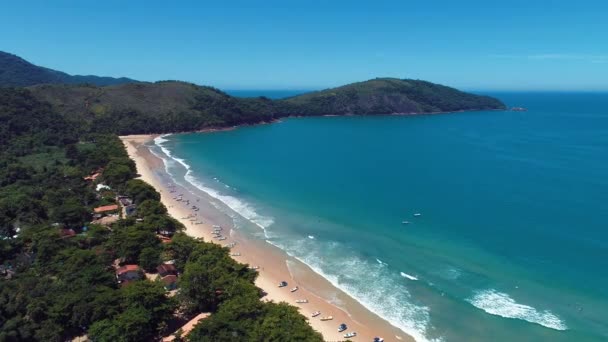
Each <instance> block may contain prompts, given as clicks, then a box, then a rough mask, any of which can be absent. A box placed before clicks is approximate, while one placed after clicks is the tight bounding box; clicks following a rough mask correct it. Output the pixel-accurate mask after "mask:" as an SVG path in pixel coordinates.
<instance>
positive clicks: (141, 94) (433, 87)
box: [30, 79, 504, 134]
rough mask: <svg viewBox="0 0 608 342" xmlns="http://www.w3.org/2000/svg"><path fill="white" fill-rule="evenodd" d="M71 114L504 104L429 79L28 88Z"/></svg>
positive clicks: (158, 124) (165, 128)
mask: <svg viewBox="0 0 608 342" xmlns="http://www.w3.org/2000/svg"><path fill="white" fill-rule="evenodd" d="M30 89H31V91H32V93H33V94H34V96H36V97H37V98H38V99H40V100H41V101H45V102H49V103H51V104H52V105H53V107H54V108H56V109H57V110H58V111H60V112H62V113H64V114H65V116H66V119H67V120H69V121H77V122H79V123H80V125H81V126H82V127H86V129H88V130H91V131H96V132H105V133H118V134H132V133H166V132H181V131H193V130H200V129H205V128H221V127H229V126H234V125H239V124H254V123H261V122H270V121H273V120H276V119H279V118H282V117H285V116H291V115H304V116H313V115H325V114H339V115H346V114H395V113H400V114H403V113H408V114H420V113H435V112H449V111H460V110H491V109H502V108H504V105H503V104H502V103H501V102H500V101H498V100H496V99H493V98H490V97H486V96H479V95H473V94H469V93H464V92H461V91H458V90H456V89H453V88H449V87H445V86H441V85H437V84H433V83H430V82H425V81H416V80H399V79H375V80H370V81H366V82H360V83H354V84H350V85H347V86H343V87H339V88H335V89H329V90H324V91H320V92H313V93H309V94H304V95H300V96H295V97H292V98H288V99H283V100H270V99H267V98H264V97H258V98H236V97H232V96H230V95H228V94H225V93H223V92H222V91H220V90H217V89H215V88H211V87H201V86H196V85H193V84H189V83H184V82H176V81H165V82H157V83H145V84H125V85H119V86H111V87H94V86H70V85H41V86H35V87H31V88H30Z"/></svg>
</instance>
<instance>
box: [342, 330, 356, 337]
mask: <svg viewBox="0 0 608 342" xmlns="http://www.w3.org/2000/svg"><path fill="white" fill-rule="evenodd" d="M355 336H357V333H356V332H354V331H353V332H349V333H348V334H344V338H351V337H355Z"/></svg>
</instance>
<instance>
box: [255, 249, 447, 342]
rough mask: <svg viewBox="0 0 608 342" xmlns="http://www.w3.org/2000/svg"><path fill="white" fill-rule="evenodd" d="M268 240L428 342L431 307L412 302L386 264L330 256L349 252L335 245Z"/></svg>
mask: <svg viewBox="0 0 608 342" xmlns="http://www.w3.org/2000/svg"><path fill="white" fill-rule="evenodd" d="M267 241H268V242H269V243H270V244H272V245H274V246H276V247H278V248H281V249H283V250H284V251H285V252H287V254H289V255H291V256H292V257H294V258H296V259H298V260H299V261H301V262H303V263H304V264H306V265H308V266H309V267H310V268H311V269H312V270H313V271H315V272H316V273H318V274H319V275H321V276H322V277H324V278H325V279H327V280H328V281H329V282H330V283H331V284H332V285H334V286H335V287H337V288H339V289H340V290H342V291H343V292H345V293H346V294H348V295H349V296H350V297H351V298H353V299H355V300H356V301H358V302H359V303H361V304H363V305H364V306H365V307H366V308H368V309H369V310H370V311H372V312H374V313H375V314H377V315H378V316H380V317H382V318H383V319H385V320H387V321H388V322H389V323H390V324H392V325H393V326H395V327H397V328H399V329H401V330H403V331H405V332H407V333H408V334H409V335H411V336H412V337H413V338H414V339H415V340H416V341H429V339H428V338H427V337H426V333H427V330H428V325H429V322H430V315H429V308H428V307H424V306H420V305H416V304H414V303H412V300H413V299H412V298H411V296H410V294H409V292H408V291H407V289H405V288H404V287H403V285H400V284H399V283H398V282H396V281H395V279H394V278H393V277H391V275H390V274H389V273H388V271H387V269H386V268H385V267H384V266H383V265H380V264H373V263H370V262H368V261H367V260H365V259H363V258H361V257H359V256H357V255H354V254H350V255H343V253H340V254H339V255H340V256H339V257H338V256H336V257H328V255H338V253H339V252H343V251H345V250H348V249H346V248H345V247H344V246H342V245H341V244H339V243H336V242H331V243H322V244H312V243H311V241H310V240H308V239H300V240H293V239H289V240H288V239H285V240H280V241H278V240H272V241H271V240H267ZM376 261H379V260H376ZM432 341H440V339H434V340H432Z"/></svg>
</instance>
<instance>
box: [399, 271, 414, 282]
mask: <svg viewBox="0 0 608 342" xmlns="http://www.w3.org/2000/svg"><path fill="white" fill-rule="evenodd" d="M400 274H401V276H402V277H404V278H407V279H409V280H418V278H416V277H415V276H413V275H409V274H407V273H405V272H401V273H400Z"/></svg>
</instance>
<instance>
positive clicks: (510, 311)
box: [467, 289, 568, 330]
mask: <svg viewBox="0 0 608 342" xmlns="http://www.w3.org/2000/svg"><path fill="white" fill-rule="evenodd" d="M467 301H468V302H469V303H471V304H473V305H474V306H475V307H477V308H479V309H482V310H483V311H485V312H487V313H489V314H491V315H496V316H502V317H507V318H515V319H521V320H524V321H528V322H530V323H536V324H540V325H542V326H544V327H547V328H551V329H555V330H566V329H568V327H567V326H566V323H565V322H563V321H562V320H561V319H559V317H557V316H556V315H554V314H553V313H551V312H550V311H548V310H544V311H539V310H537V309H535V308H533V307H531V306H528V305H524V304H519V303H517V302H516V301H515V300H513V298H511V297H510V296H509V295H508V294H506V293H502V292H498V291H496V290H494V289H489V290H482V291H477V292H476V293H475V295H474V296H473V297H472V298H469V299H467Z"/></svg>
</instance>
